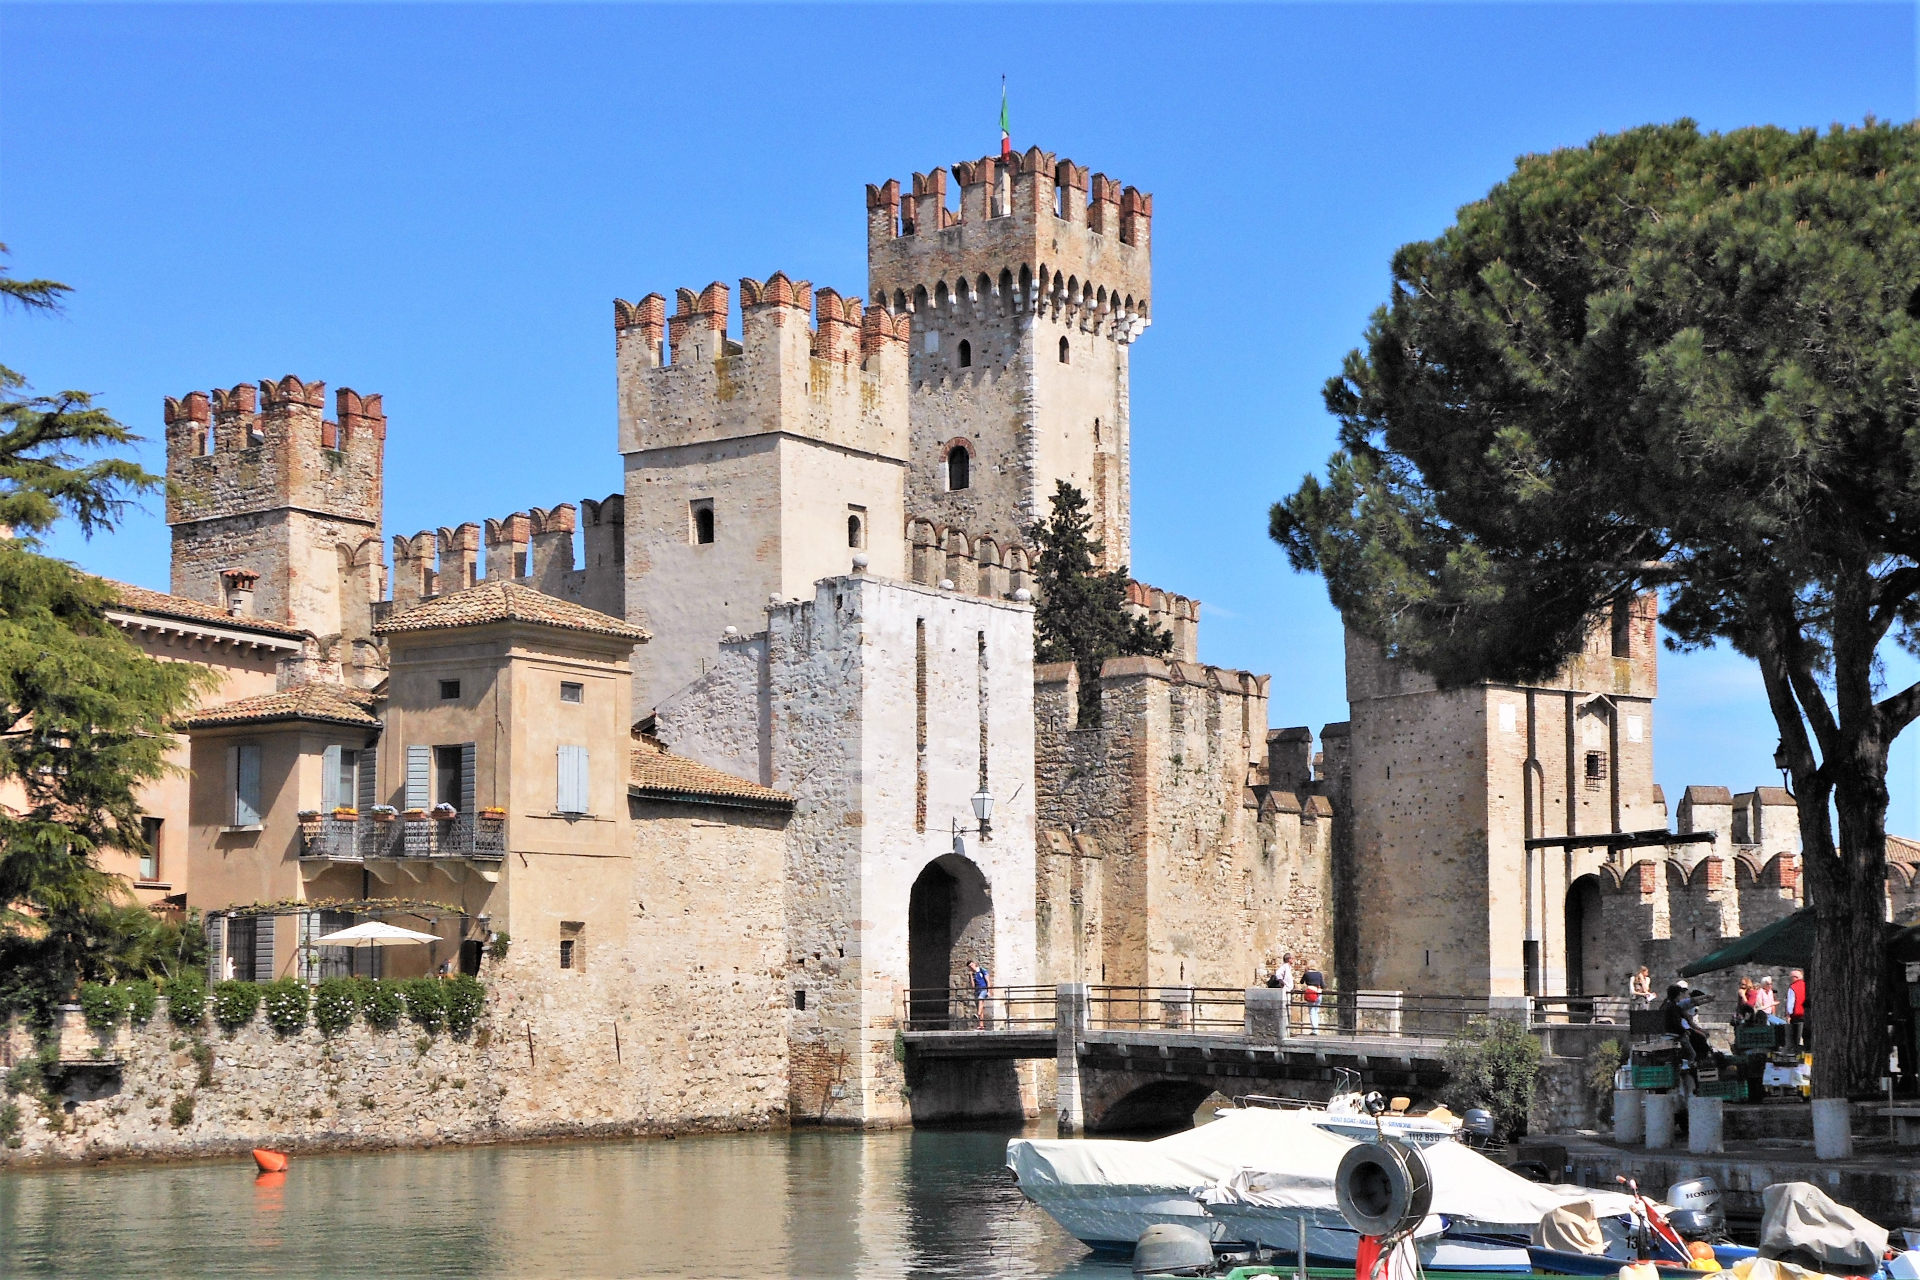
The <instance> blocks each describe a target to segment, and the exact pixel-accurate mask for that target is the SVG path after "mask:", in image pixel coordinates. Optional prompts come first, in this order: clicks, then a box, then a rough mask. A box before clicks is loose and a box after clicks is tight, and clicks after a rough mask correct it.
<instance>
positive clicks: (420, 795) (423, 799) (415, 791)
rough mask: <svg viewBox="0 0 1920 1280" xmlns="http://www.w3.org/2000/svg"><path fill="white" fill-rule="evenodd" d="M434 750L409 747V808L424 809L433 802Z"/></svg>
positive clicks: (417, 746)
mask: <svg viewBox="0 0 1920 1280" xmlns="http://www.w3.org/2000/svg"><path fill="white" fill-rule="evenodd" d="M432 790H433V748H432V747H423V746H419V745H409V746H408V747H407V808H409V809H424V808H426V807H427V805H428V804H429V803H430V802H431V800H432V798H433V797H432Z"/></svg>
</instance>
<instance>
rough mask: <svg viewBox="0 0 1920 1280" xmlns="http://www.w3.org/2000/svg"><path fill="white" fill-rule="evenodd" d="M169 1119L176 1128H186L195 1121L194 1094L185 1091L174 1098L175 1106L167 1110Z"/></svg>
mask: <svg viewBox="0 0 1920 1280" xmlns="http://www.w3.org/2000/svg"><path fill="white" fill-rule="evenodd" d="M167 1119H168V1120H169V1121H171V1122H172V1124H173V1127H174V1128H176V1129H184V1128H186V1127H187V1126H188V1125H190V1124H192V1123H193V1095H192V1094H190V1093H183V1094H181V1095H180V1096H179V1097H177V1098H175V1099H174V1100H173V1106H172V1107H170V1108H168V1110H167Z"/></svg>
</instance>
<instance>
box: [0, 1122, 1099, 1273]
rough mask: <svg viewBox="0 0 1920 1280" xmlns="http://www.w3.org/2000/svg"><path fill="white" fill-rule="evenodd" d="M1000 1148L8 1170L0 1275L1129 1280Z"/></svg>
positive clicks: (0, 1186) (862, 1143) (959, 1145)
mask: <svg viewBox="0 0 1920 1280" xmlns="http://www.w3.org/2000/svg"><path fill="white" fill-rule="evenodd" d="M1008 1136H1009V1135H1008V1134H1007V1133H1005V1132H995V1133H985V1132H972V1131H965V1132H951V1131H918V1132H890V1133H877V1134H859V1133H823V1132H798V1133H791V1134H740V1135H720V1136H712V1137H689V1138H681V1139H679V1140H677V1141H659V1140H647V1141H631V1142H626V1141H619V1142H595V1143H566V1144H553V1145H525V1146H498V1147H449V1148H442V1149H440V1150H435V1151H407V1152H386V1153H379V1154H361V1155H332V1156H321V1155H314V1156H302V1157H296V1159H295V1160H294V1163H293V1167H292V1169H291V1170H290V1171H289V1172H288V1173H287V1174H286V1175H285V1178H284V1181H281V1182H280V1183H279V1185H261V1184H257V1183H256V1180H255V1175H254V1169H253V1163H252V1161H251V1160H248V1159H246V1158H244V1157H243V1158H242V1159H240V1160H218V1161H203V1162H195V1163H182V1164H157V1165H156V1164H149V1165H142V1164H121V1165H104V1166H94V1167H89V1168H71V1169H54V1170H45V1171H37V1172H27V1173H6V1174H0V1275H5V1276H6V1277H9V1280H12V1278H14V1277H21V1276H86V1277H113V1276H169V1277H173V1276H179V1277H186V1276H193V1277H211V1276H275V1277H332V1276H341V1277H347V1276H352V1277H401V1276H513V1277H546V1276H553V1277H565V1278H566V1280H593V1278H596V1277H612V1276H688V1277H754V1276H783V1277H785V1276H791V1277H814V1276H819V1277H838V1276H859V1277H894V1276H901V1277H947V1276H952V1277H969V1278H979V1280H1002V1278H1006V1277H1027V1276H1033V1277H1072V1278H1073V1280H1096V1278H1097V1280H1121V1278H1122V1277H1127V1276H1129V1271H1128V1268H1127V1266H1126V1264H1125V1263H1124V1262H1120V1263H1115V1262H1112V1261H1109V1260H1105V1259H1096V1258H1094V1257H1093V1256H1091V1255H1089V1254H1088V1253H1087V1252H1086V1250H1085V1249H1084V1248H1082V1246H1081V1245H1080V1244H1079V1242H1078V1241H1076V1240H1074V1239H1073V1238H1072V1237H1071V1236H1069V1235H1067V1234H1066V1233H1065V1232H1064V1231H1062V1230H1061V1229H1060V1228H1059V1227H1058V1226H1057V1225H1055V1223H1054V1221H1053V1220H1052V1219H1051V1218H1049V1217H1047V1215H1046V1214H1044V1213H1042V1212H1041V1211H1040V1210H1038V1209H1036V1208H1034V1207H1033V1206H1032V1205H1030V1204H1028V1203H1027V1202H1026V1201H1025V1199H1023V1198H1022V1197H1021V1195H1020V1192H1019V1190H1018V1189H1017V1188H1016V1187H1015V1186H1014V1184H1013V1179H1012V1177H1011V1176H1010V1175H1009V1174H1008V1173H1007V1171H1006V1169H1005V1168H1004V1167H1003V1165H1002V1157H1003V1155H1004V1152H1005V1150H1006V1142H1007V1138H1008Z"/></svg>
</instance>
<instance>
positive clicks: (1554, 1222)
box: [1531, 1200, 1607, 1254]
mask: <svg viewBox="0 0 1920 1280" xmlns="http://www.w3.org/2000/svg"><path fill="white" fill-rule="evenodd" d="M1531 1242H1532V1243H1534V1244H1537V1245H1539V1246H1540V1247H1541V1248H1542V1249H1554V1250H1557V1251H1559V1252H1560V1253H1594V1254H1598V1253H1605V1252H1606V1251H1607V1238H1606V1236H1605V1235H1603V1234H1602V1233H1601V1231H1600V1216H1599V1215H1598V1214H1596V1213H1595V1212H1594V1211H1593V1201H1591V1200H1575V1201H1574V1202H1573V1203H1571V1204H1563V1205H1561V1206H1560V1207H1559V1208H1557V1209H1549V1210H1548V1211H1547V1213H1546V1215H1545V1216H1544V1217H1542V1218H1541V1219H1540V1222H1539V1225H1538V1226H1536V1227H1534V1229H1533V1235H1532V1237H1531Z"/></svg>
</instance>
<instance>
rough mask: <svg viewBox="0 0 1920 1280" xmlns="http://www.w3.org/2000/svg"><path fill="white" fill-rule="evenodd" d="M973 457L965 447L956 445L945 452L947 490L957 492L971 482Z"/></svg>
mask: <svg viewBox="0 0 1920 1280" xmlns="http://www.w3.org/2000/svg"><path fill="white" fill-rule="evenodd" d="M972 469H973V457H972V455H970V454H969V453H968V452H967V446H965V445H963V444H957V445H955V446H953V448H951V449H949V450H947V488H948V489H950V490H953V491H955V492H958V491H959V490H961V489H964V488H966V487H967V485H968V484H969V483H970V482H971V481H972V478H973V477H972V475H971V474H970V473H971V471H972Z"/></svg>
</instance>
